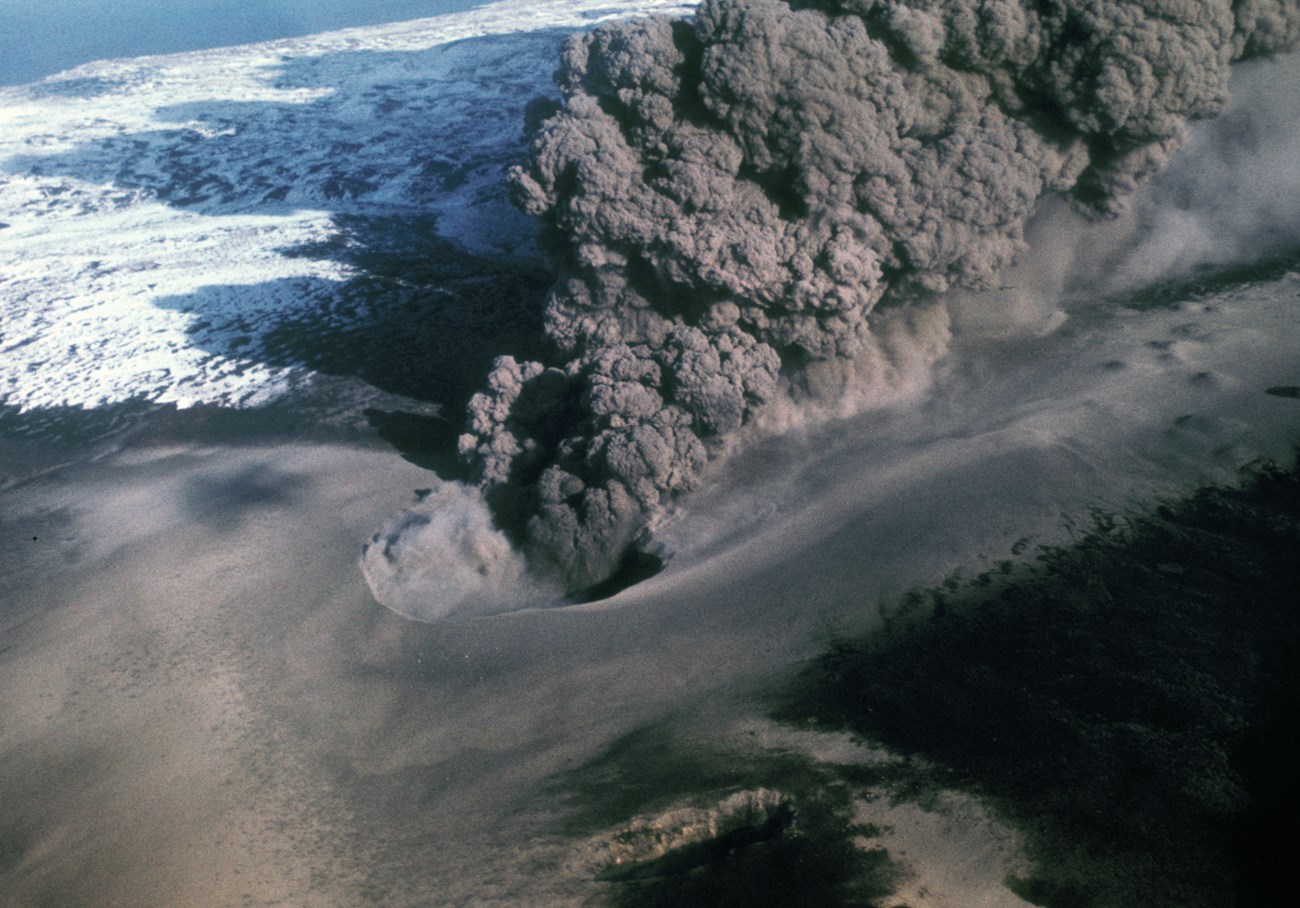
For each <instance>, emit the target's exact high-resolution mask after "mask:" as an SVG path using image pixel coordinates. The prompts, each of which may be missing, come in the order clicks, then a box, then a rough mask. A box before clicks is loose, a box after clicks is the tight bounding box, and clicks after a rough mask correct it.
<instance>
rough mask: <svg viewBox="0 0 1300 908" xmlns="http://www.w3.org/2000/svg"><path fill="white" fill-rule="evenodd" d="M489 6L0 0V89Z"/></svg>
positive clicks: (455, 0) (462, 0)
mask: <svg viewBox="0 0 1300 908" xmlns="http://www.w3.org/2000/svg"><path fill="white" fill-rule="evenodd" d="M487 2H488V0H161V2H160V0H0V85H21V84H25V83H27V82H34V81H36V80H37V79H41V78H43V77H45V76H48V75H51V74H53V73H57V72H62V71H63V70H66V69H70V68H71V67H74V66H78V65H80V64H82V63H88V62H90V61H92V60H103V59H107V58H110V57H138V56H143V55H145V54H167V53H179V52H181V51H191V50H204V49H207V48H211V47H226V46H229V45H233V44H245V43H249V42H253V41H269V40H273V39H276V38H288V37H294V36H298V35H310V34H314V33H316V32H322V31H330V30H333V29H339V28H348V27H351V26H359V25H376V24H379V23H382V22H400V21H402V20H404V19H418V18H421V17H424V16H436V15H439V14H441V13H451V12H458V11H461V10H466V9H472V8H473V7H476V6H483V5H484V4H485V3H487Z"/></svg>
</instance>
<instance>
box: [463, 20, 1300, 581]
mask: <svg viewBox="0 0 1300 908" xmlns="http://www.w3.org/2000/svg"><path fill="white" fill-rule="evenodd" d="M1298 7H1300V4H1298V3H1297V0H1238V2H1236V3H1233V2H1230V0H820V2H816V0H806V2H798V0H704V2H703V3H701V5H700V7H699V9H698V11H697V14H696V16H695V18H694V19H693V20H691V21H681V20H676V21H673V20H667V19H662V18H658V19H655V18H651V19H642V20H637V21H629V22H621V23H617V24H613V25H609V26H605V27H602V28H599V29H597V30H596V31H594V32H591V33H587V34H582V35H578V36H575V37H574V38H573V39H571V40H570V41H569V42H568V44H567V46H566V47H565V50H564V54H563V59H562V62H561V66H560V69H559V72H558V73H557V79H558V81H559V84H560V87H561V89H562V91H563V94H564V104H563V106H562V108H560V109H559V110H558V111H557V112H555V113H554V115H552V116H551V117H550V118H549V119H546V120H545V121H544V122H543V123H542V124H541V126H540V127H539V129H538V131H537V133H536V136H535V140H534V143H533V146H532V154H531V159H530V160H529V162H528V164H527V166H526V167H522V168H519V169H517V170H516V171H515V172H514V173H513V175H512V179H513V184H514V187H515V190H516V192H517V199H518V201H519V204H520V205H521V206H522V207H523V209H524V210H525V211H527V212H529V213H531V214H534V215H536V216H538V217H539V218H540V219H541V220H542V223H543V225H544V230H545V237H544V242H545V245H546V247H547V249H548V252H549V254H550V255H551V257H552V259H553V262H554V265H555V267H556V269H557V271H558V275H559V277H558V282H557V284H556V286H555V287H554V289H553V290H552V293H551V295H550V298H549V301H548V304H547V312H546V328H547V333H548V334H549V336H550V338H551V339H552V340H553V341H554V342H555V344H556V346H557V348H558V350H559V351H560V354H561V355H560V356H558V357H557V359H556V362H557V363H559V364H558V365H543V364H539V363H531V362H529V363H519V362H516V361H514V360H513V359H511V358H509V357H503V358H501V359H500V360H498V362H497V364H496V367H495V369H494V371H493V372H492V375H491V377H490V379H489V383H488V390H487V391H486V392H484V393H482V394H479V395H477V396H476V397H475V398H474V399H473V400H472V402H471V404H470V425H469V432H468V434H466V435H465V436H463V437H462V439H461V449H462V453H464V454H465V455H466V456H467V457H469V458H470V459H471V460H472V461H473V462H474V463H476V464H477V466H478V469H479V471H480V476H481V483H482V485H483V486H484V487H485V489H486V491H487V493H488V496H489V501H490V502H491V504H492V506H493V509H494V512H495V514H496V515H497V519H498V521H499V522H500V523H501V524H502V525H503V526H505V527H507V528H508V529H509V530H511V531H512V532H514V533H515V534H517V535H518V537H519V538H520V539H521V540H522V541H523V542H524V544H525V546H526V548H527V550H528V551H529V553H530V555H531V556H533V558H534V559H535V563H543V564H550V565H551V566H553V567H554V569H555V570H557V571H558V572H559V573H560V574H561V576H562V577H563V578H564V579H565V582H566V583H567V584H568V586H569V588H571V589H574V588H580V587H582V586H585V585H587V584H590V583H593V582H595V581H597V580H600V579H601V578H603V577H605V576H607V575H609V574H610V573H611V572H612V571H613V570H614V569H615V567H616V565H617V563H618V561H619V559H620V557H621V556H622V554H623V553H624V552H625V551H626V549H627V547H628V546H629V545H631V544H633V543H634V541H635V538H636V535H637V533H638V532H639V531H640V530H641V528H642V527H643V526H644V524H645V522H646V520H647V518H648V517H649V516H650V515H652V514H653V513H654V512H655V511H656V510H657V509H659V508H661V507H662V506H663V505H664V503H665V502H667V501H668V500H669V499H670V498H671V497H672V496H673V495H674V494H676V493H678V492H680V491H682V490H685V489H689V488H691V486H692V485H693V484H694V483H695V482H696V480H697V477H698V475H699V472H700V470H701V468H702V466H703V465H704V464H705V462H706V461H707V459H708V457H709V452H710V449H711V446H713V445H714V444H715V443H716V440H717V439H719V438H721V437H723V436H725V435H727V434H728V433H730V432H733V431H734V430H735V429H737V428H738V427H739V426H740V425H742V424H743V423H744V422H745V421H746V420H747V419H748V418H749V417H750V415H751V414H752V413H754V411H755V409H756V408H758V407H761V406H762V405H763V404H764V402H765V401H767V400H769V399H770V398H772V397H773V395H774V394H775V393H776V392H777V390H778V382H779V381H781V380H782V379H783V377H789V376H797V375H798V373H799V372H800V370H801V369H802V368H803V367H805V366H807V365H808V364H810V363H815V362H819V361H820V362H825V361H829V360H837V359H846V358H852V357H855V356H859V355H861V354H862V353H863V352H864V351H868V350H870V349H872V346H873V345H872V339H871V330H872V319H871V318H870V313H871V312H872V310H873V308H875V307H876V306H877V304H879V303H880V302H881V300H882V298H885V297H886V294H888V299H889V302H890V303H891V304H893V303H895V302H897V303H905V302H906V301H907V300H908V299H909V298H913V297H917V296H919V295H921V294H923V293H930V292H933V291H942V290H945V289H947V288H949V287H953V286H965V287H981V286H984V285H987V283H988V282H990V281H991V280H993V279H994V277H995V276H996V275H997V274H998V272H999V271H1000V270H1001V269H1003V268H1004V267H1005V266H1007V265H1008V264H1009V263H1010V262H1011V260H1012V258H1013V257H1014V256H1015V254H1016V252H1017V251H1018V249H1019V248H1020V247H1021V245H1022V235H1021V231H1022V226H1023V225H1024V223H1025V221H1026V220H1027V218H1028V217H1029V216H1030V214H1031V213H1032V212H1033V211H1034V209H1035V207H1036V204H1037V202H1038V200H1039V199H1040V198H1041V197H1042V196H1043V195H1044V194H1045V193H1049V192H1061V193H1067V194H1069V195H1071V196H1072V197H1073V198H1074V199H1075V200H1077V202H1078V203H1079V204H1080V205H1081V206H1083V207H1086V208H1089V209H1092V210H1095V211H1098V212H1109V211H1115V210H1118V209H1119V208H1121V207H1122V206H1123V203H1124V200H1125V198H1126V197H1127V196H1128V195H1129V194H1130V193H1131V192H1132V191H1133V190H1134V189H1135V188H1136V187H1137V186H1138V185H1139V184H1140V183H1141V181H1142V180H1143V179H1144V178H1145V177H1147V176H1148V175H1149V174H1151V173H1152V172H1153V171H1155V170H1156V169H1157V168H1159V166H1160V165H1161V164H1162V163H1163V162H1164V161H1165V159H1166V158H1168V156H1169V155H1170V154H1171V152H1172V151H1173V149H1174V148H1175V147H1176V146H1177V145H1178V143H1179V141H1180V139H1181V136H1182V134H1183V129H1184V126H1185V124H1186V123H1187V122H1188V121H1189V120H1190V119H1194V118H1198V117H1205V116H1210V115H1212V114H1214V113H1216V112H1217V111H1218V110H1219V109H1220V107H1221V106H1222V105H1223V103H1224V101H1225V100H1226V95H1227V77H1228V64H1229V62H1230V60H1231V59H1232V58H1233V57H1234V56H1243V55H1253V54H1260V53H1267V52H1271V51H1273V50H1276V49H1280V48H1282V47H1286V46H1290V45H1292V44H1294V43H1295V42H1296V40H1297V38H1298V37H1300V8H1298Z"/></svg>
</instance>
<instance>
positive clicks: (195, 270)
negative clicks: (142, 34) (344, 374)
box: [0, 0, 685, 408]
mask: <svg viewBox="0 0 1300 908" xmlns="http://www.w3.org/2000/svg"><path fill="white" fill-rule="evenodd" d="M684 8H685V5H684V4H682V3H674V2H666V0H638V2H635V3H619V4H612V3H609V2H604V3H601V2H593V0H573V2H562V3H541V4H539V3H532V2H520V0H507V2H501V3H494V4H491V5H488V6H484V7H481V8H479V9H476V10H472V11H469V12H466V13H461V14H457V15H453V16H445V17H438V18H432V19H424V20H417V21H414V22H404V23H398V24H395V25H384V26H374V27H369V28H360V29H352V30H347V31H341V32H335V33H329V34H325V35H318V36H313V37H310V38H300V39H286V40H282V41H274V42H269V43H265V44H257V45H249V46H246V47H239V48H233V49H217V50H210V51H200V52H195V53H189V54H180V55H175V56H163V57H146V58H139V59H130V60H113V61H105V62H98V63H90V64H87V65H85V66H81V67H78V68H77V69H75V70H72V71H69V72H66V73H61V74H59V75H57V76H53V77H50V78H47V79H45V80H43V81H41V82H38V83H36V84H33V85H29V86H21V87H15V88H0V224H3V225H4V226H3V227H2V228H0V404H8V405H11V406H17V407H20V408H32V407H49V406H60V405H66V406H82V407H88V406H97V405H100V404H105V403H115V402H119V401H123V400H130V399H139V398H143V399H146V400H149V401H154V402H159V403H171V402H174V403H176V404H178V405H180V406H185V405H189V404H193V403H199V402H204V403H221V404H225V405H249V404H257V403H260V402H265V401H267V400H268V399H270V398H273V397H274V396H276V395H277V394H280V393H282V392H283V391H284V390H285V389H286V388H287V387H288V386H289V385H290V384H291V383H292V381H293V380H294V378H295V373H296V372H297V371H299V368H297V367H296V366H295V364H294V363H292V362H281V363H275V364H271V363H268V362H267V361H266V360H267V356H266V355H265V351H264V350H263V349H261V347H260V339H261V338H262V337H263V336H264V335H265V334H267V333H269V332H270V331H272V330H273V329H274V327H275V326H277V325H279V324H283V323H284V322H286V321H291V320H297V321H301V320H304V319H313V318H315V319H330V318H340V317H341V316H339V315H338V313H337V312H336V310H337V309H338V308H339V305H338V303H339V297H340V296H341V295H342V293H343V290H342V288H343V287H344V286H345V285H346V284H347V282H348V280H349V279H351V278H354V277H356V275H357V272H356V266H355V265H354V264H352V263H351V262H350V261H349V256H348V255H347V250H346V249H340V248H339V247H340V246H346V245H347V243H349V242H354V241H353V240H351V239H347V238H344V239H342V240H341V241H338V242H333V243H331V241H332V240H339V238H340V237H341V236H342V235H343V231H342V230H341V229H340V227H339V225H338V221H339V219H340V217H343V216H367V217H369V218H372V219H378V220H382V221H383V222H385V223H387V224H389V225H390V228H391V231H392V232H393V233H396V234H400V233H402V232H403V226H402V225H403V223H404V220H405V219H419V220H427V219H428V218H430V217H431V216H432V217H433V218H436V220H437V228H436V232H437V234H438V235H440V236H442V237H445V238H448V239H449V240H451V241H452V242H454V243H455V244H457V245H459V246H461V247H463V248H465V249H466V250H468V251H470V252H480V253H482V252H491V253H501V252H510V251H516V250H519V249H521V248H523V247H526V246H527V244H528V243H529V241H530V238H531V228H530V226H529V225H528V223H527V222H526V221H525V220H524V219H523V218H522V217H521V216H519V215H517V214H516V213H515V212H514V210H513V208H512V207H511V206H510V204H509V202H508V200H507V199H506V195H505V188H504V185H503V182H502V174H503V170H504V168H505V166H506V165H507V164H509V163H512V162H514V161H516V160H518V158H519V156H520V154H521V151H522V143H523V136H522V124H523V122H524V108H525V105H526V103H527V102H528V101H529V100H530V99H532V98H534V97H536V96H538V95H540V94H549V93H553V91H554V89H553V88H552V86H551V83H550V74H551V71H552V70H553V69H554V67H555V59H556V51H557V48H558V46H559V42H560V40H561V38H562V32H563V30H565V29H572V28H575V27H579V26H584V25H589V24H592V23H595V22H598V21H601V20H602V19H606V18H609V17H611V16H623V15H629V14H635V13H642V12H651V11H672V10H682V9H684ZM365 314H366V313H358V314H357V315H358V317H364V316H365ZM342 317H350V316H342ZM298 377H300V376H298Z"/></svg>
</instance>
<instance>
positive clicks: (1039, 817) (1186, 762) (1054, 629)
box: [778, 466, 1300, 908]
mask: <svg viewBox="0 0 1300 908" xmlns="http://www.w3.org/2000/svg"><path fill="white" fill-rule="evenodd" d="M1297 665H1300V468H1297V467H1292V468H1289V469H1283V468H1280V467H1275V466H1268V467H1262V468H1258V469H1256V470H1254V471H1253V472H1252V473H1251V474H1250V475H1249V476H1247V477H1246V478H1245V479H1243V481H1242V482H1241V484H1240V485H1238V486H1236V487H1230V488H1206V489H1202V490H1200V491H1198V492H1196V493H1195V494H1193V495H1191V496H1189V497H1187V498H1186V499H1184V500H1181V501H1177V502H1172V503H1167V504H1163V505H1160V506H1158V507H1156V508H1154V509H1153V510H1151V511H1150V512H1149V513H1142V514H1137V515H1132V516H1128V517H1124V518H1117V517H1113V516H1107V515H1103V514H1096V515H1094V524H1093V527H1092V529H1090V530H1088V531H1087V532H1084V533H1082V534H1081V535H1080V536H1079V537H1078V538H1076V539H1075V540H1074V541H1073V542H1072V543H1071V544H1069V545H1066V546H1060V547H1049V548H1045V549H1043V550H1041V551H1040V553H1039V555H1038V557H1037V559H1036V560H1034V561H1032V562H1029V563H1025V564H1021V565H1016V566H1013V565H1011V564H1005V565H1003V566H1002V568H1001V569H1000V570H995V571H991V572H988V573H986V574H982V575H980V576H978V577H976V578H974V579H973V580H969V581H963V582H951V583H949V584H947V585H946V587H943V588H939V589H936V590H932V591H929V592H916V593H913V594H910V595H909V596H908V597H906V599H905V601H904V602H903V603H902V604H901V605H899V606H898V607H897V608H896V609H893V610H891V611H890V613H889V616H888V617H887V620H886V626H885V629H884V630H883V631H882V632H877V633H875V634H873V635H871V636H870V637H867V638H865V639H856V640H847V641H843V642H841V643H839V644H837V645H835V646H834V647H832V648H831V649H830V650H829V651H828V652H826V653H825V654H824V655H823V656H821V657H820V658H818V659H817V660H815V661H814V662H813V663H812V664H810V665H809V666H808V667H807V668H806V670H804V671H803V672H802V673H801V675H800V677H799V678H798V680H797V683H796V684H795V685H794V686H793V688H792V690H791V691H790V692H788V694H787V696H786V697H785V698H784V699H783V700H782V702H781V704H780V706H779V708H778V714H779V716H780V717H781V718H783V719H786V720H788V721H792V722H797V723H807V722H809V721H812V722H813V723H815V724H816V726H817V727H819V728H836V729H847V730H850V731H852V732H855V733H857V734H859V735H862V736H863V737H865V738H867V739H869V740H871V741H873V742H877V743H879V744H883V745H884V746H886V747H888V748H890V749H891V750H894V751H896V752H898V753H900V754H902V755H904V756H907V757H920V758H923V759H922V760H921V761H920V762H922V763H923V764H924V765H927V766H928V767H930V768H929V769H927V770H926V775H925V776H923V777H918V778H917V780H916V781H915V782H914V783H913V785H914V787H915V789H916V791H915V792H913V793H914V794H915V793H918V792H922V791H924V790H925V789H926V787H927V786H933V785H936V784H943V785H948V786H953V787H958V788H962V789H965V790H967V791H971V792H974V793H976V794H978V795H980V796H982V797H983V798H984V799H985V800H986V802H987V803H988V804H989V805H990V806H991V807H992V808H993V809H994V810H995V812H996V813H997V814H999V815H1000V816H1001V817H1002V818H1003V819H1004V820H1005V821H1008V822H1010V823H1012V824H1013V825H1014V826H1016V827H1017V828H1018V829H1020V830H1021V832H1022V834H1023V837H1024V841H1025V843H1026V849H1027V852H1028V854H1029V857H1030V858H1031V860H1032V861H1033V868H1034V869H1033V872H1032V873H1031V874H1030V875H1029V876H1028V877H1026V878H1023V879H1013V880H1010V881H1009V885H1010V886H1011V887H1012V888H1013V890H1014V891H1016V892H1017V893H1018V894H1019V895H1020V896H1021V897H1022V898H1024V899H1025V900H1026V901H1029V902H1031V903H1033V904H1036V905H1041V906H1046V908H1094V906H1149V905H1165V906H1173V905H1182V906H1207V908H1208V906H1214V908H1221V906H1226V905H1233V904H1236V905H1240V906H1257V905H1259V906H1262V905H1274V904H1280V903H1281V902H1279V901H1277V900H1276V898H1277V893H1278V892H1279V891H1281V886H1282V884H1284V883H1288V882H1290V879H1291V872H1290V863H1291V861H1292V860H1293V855H1292V854H1291V850H1290V847H1289V844H1288V843H1292V842H1294V834H1293V825H1294V818H1295V817H1296V816H1297V815H1298V814H1297V807H1298V806H1300V804H1298V803H1297V783H1296V781H1295V767H1296V766H1297V765H1300V762H1298V761H1297V757H1300V744H1298V743H1297V741H1298V740H1300V738H1298V734H1300V675H1298V674H1297V671H1296V667H1297ZM936 767H937V768H936ZM897 781H899V782H902V781H904V780H903V779H899V780H897ZM1288 828H1289V829H1290V830H1291V831H1290V834H1288V833H1287V830H1288Z"/></svg>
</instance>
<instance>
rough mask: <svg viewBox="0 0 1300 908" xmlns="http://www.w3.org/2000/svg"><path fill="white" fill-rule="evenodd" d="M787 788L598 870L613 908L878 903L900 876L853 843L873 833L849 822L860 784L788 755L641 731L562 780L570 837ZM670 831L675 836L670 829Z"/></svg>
mask: <svg viewBox="0 0 1300 908" xmlns="http://www.w3.org/2000/svg"><path fill="white" fill-rule="evenodd" d="M759 788H766V789H769V790H775V791H780V792H781V793H782V795H783V796H784V798H785V800H783V801H781V802H780V804H778V805H775V806H774V807H773V809H771V810H769V811H764V812H759V811H755V815H754V816H753V817H750V818H747V819H746V821H745V822H741V823H730V824H725V829H723V828H720V830H719V832H718V834H717V835H715V836H713V837H711V838H705V839H702V840H701V839H694V840H690V841H685V842H683V843H682V844H680V845H678V846H676V847H671V848H669V849H667V850H666V852H665V853H663V854H662V855H659V856H656V857H654V858H650V859H647V860H644V861H639V862H636V861H634V862H625V863H621V864H618V865H611V866H610V867H607V868H604V869H603V870H598V872H597V874H596V878H597V879H599V880H601V881H602V882H603V883H605V884H606V885H607V887H608V888H607V890H606V894H607V900H608V904H609V905H611V906H614V908H650V906H664V908H667V906H673V908H697V906H698V908H705V906H707V908H724V906H746V908H756V906H757V908H762V906H771V908H799V906H817V908H840V906H844V908H847V906H862V908H871V906H882V905H886V904H889V902H888V901H887V897H888V896H889V895H890V894H891V893H892V892H893V891H894V889H895V888H896V885H897V881H898V879H899V874H900V869H899V868H898V866H897V865H896V864H895V863H894V862H893V861H892V860H891V859H890V858H889V855H888V854H887V853H886V852H885V851H884V849H880V848H877V849H868V850H864V849H862V848H859V847H858V846H857V845H855V844H854V841H853V839H854V837H855V836H858V835H864V836H867V837H871V836H873V835H874V834H875V830H872V829H870V828H868V827H862V826H859V825H857V824H855V823H854V822H853V820H852V796H853V794H854V793H855V791H856V787H855V786H853V785H850V784H847V783H846V782H845V780H844V779H843V778H842V777H841V776H840V775H839V773H838V772H836V771H835V768H832V767H824V766H820V765H818V764H816V763H815V762H813V761H812V760H810V759H808V758H806V757H803V756H799V755H795V754H789V753H780V752H766V753H753V752H746V753H740V752H737V751H734V750H727V749H724V748H721V747H717V746H711V745H709V744H707V743H703V744H702V743H700V742H699V741H697V740H695V739H694V738H693V737H686V736H681V735H678V734H677V733H675V732H674V731H673V730H672V729H670V728H669V727H668V726H666V725H652V726H647V727H643V728H641V729H638V730H636V731H634V732H632V733H630V734H628V735H626V736H624V737H623V738H620V739H619V740H617V741H615V742H614V743H613V744H611V745H610V747H609V748H608V749H607V750H606V751H605V752H604V753H602V754H600V755H599V756H597V757H596V758H595V759H594V760H592V761H591V762H589V763H587V764H585V765H583V766H581V767H579V768H578V769H575V770H573V771H572V772H569V773H567V774H565V775H564V776H563V777H562V778H561V779H560V780H559V781H558V783H557V793H559V794H561V795H562V796H563V798H564V800H565V802H566V805H567V807H568V811H569V812H568V818H567V823H566V827H567V828H566V831H567V832H568V833H569V834H571V835H574V836H577V835H584V834H590V833H593V832H600V831H602V830H605V831H610V834H611V837H617V836H618V835H619V833H618V832H616V831H613V830H615V829H616V828H617V827H618V825H619V824H624V823H628V822H630V821H631V820H632V819H633V818H634V817H637V816H646V815H652V814H654V813H656V812H658V811H663V810H665V809H667V808H669V807H672V806H675V805H680V804H682V803H684V802H685V803H690V804H693V805H695V806H698V807H701V808H708V807H710V806H711V805H716V804H718V803H719V802H721V801H722V800H723V799H725V798H726V797H727V796H728V795H732V794H734V793H736V792H741V791H752V790H755V789H759ZM669 832H671V831H669Z"/></svg>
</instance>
